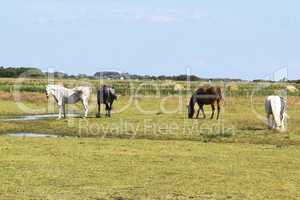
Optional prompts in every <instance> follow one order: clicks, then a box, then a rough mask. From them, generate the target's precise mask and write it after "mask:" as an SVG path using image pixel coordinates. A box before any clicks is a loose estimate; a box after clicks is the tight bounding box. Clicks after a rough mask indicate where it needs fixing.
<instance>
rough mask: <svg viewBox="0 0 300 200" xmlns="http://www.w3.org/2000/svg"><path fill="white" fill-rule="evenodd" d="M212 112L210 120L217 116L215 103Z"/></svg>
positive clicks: (212, 105)
mask: <svg viewBox="0 0 300 200" xmlns="http://www.w3.org/2000/svg"><path fill="white" fill-rule="evenodd" d="M211 110H212V113H211V117H210V119H213V118H214V115H215V110H216V107H215V103H212V104H211Z"/></svg>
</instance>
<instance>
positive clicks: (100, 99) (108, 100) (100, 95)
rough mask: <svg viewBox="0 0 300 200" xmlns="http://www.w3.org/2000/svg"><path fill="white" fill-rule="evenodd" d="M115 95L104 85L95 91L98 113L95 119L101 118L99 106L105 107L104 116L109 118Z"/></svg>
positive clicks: (111, 89) (112, 90) (113, 91)
mask: <svg viewBox="0 0 300 200" xmlns="http://www.w3.org/2000/svg"><path fill="white" fill-rule="evenodd" d="M117 98H118V97H117V95H116V94H115V90H114V89H113V88H112V87H109V86H106V85H104V86H103V87H102V88H100V89H98V91H97V103H98V113H97V115H96V116H97V117H101V112H100V110H101V104H104V105H105V110H106V116H107V117H111V110H112V105H113V103H114V101H115V100H117Z"/></svg>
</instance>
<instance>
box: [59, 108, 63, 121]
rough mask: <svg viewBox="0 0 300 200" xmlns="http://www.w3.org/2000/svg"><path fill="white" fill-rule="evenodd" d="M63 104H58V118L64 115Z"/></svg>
mask: <svg viewBox="0 0 300 200" xmlns="http://www.w3.org/2000/svg"><path fill="white" fill-rule="evenodd" d="M62 109H63V107H62V105H58V119H61V115H62Z"/></svg>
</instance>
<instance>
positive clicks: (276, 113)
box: [265, 96, 287, 131]
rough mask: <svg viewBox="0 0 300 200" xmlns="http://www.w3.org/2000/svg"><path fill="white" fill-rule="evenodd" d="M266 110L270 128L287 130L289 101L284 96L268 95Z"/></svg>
mask: <svg viewBox="0 0 300 200" xmlns="http://www.w3.org/2000/svg"><path fill="white" fill-rule="evenodd" d="M265 111H266V114H267V119H268V126H269V128H270V129H274V128H275V129H277V130H281V131H284V130H285V120H286V118H287V113H286V112H287V103H286V101H285V100H284V98H283V97H280V96H268V97H267V98H266V100H265Z"/></svg>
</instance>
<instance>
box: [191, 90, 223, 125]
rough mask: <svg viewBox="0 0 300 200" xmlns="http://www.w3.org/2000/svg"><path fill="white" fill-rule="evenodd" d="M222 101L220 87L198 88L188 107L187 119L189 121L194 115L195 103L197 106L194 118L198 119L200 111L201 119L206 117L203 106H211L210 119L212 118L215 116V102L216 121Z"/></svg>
mask: <svg viewBox="0 0 300 200" xmlns="http://www.w3.org/2000/svg"><path fill="white" fill-rule="evenodd" d="M221 100H223V95H222V90H221V88H220V87H212V86H205V87H200V88H199V89H198V90H197V91H196V92H195V93H194V94H193V95H192V97H191V99H190V103H189V105H188V117H189V118H190V119H192V118H193V116H194V113H195V108H194V107H195V104H196V103H197V104H198V106H199V109H198V113H197V116H196V118H198V117H199V113H200V110H201V111H202V114H203V118H204V119H205V118H206V115H205V113H204V109H203V107H204V105H211V108H212V114H211V119H213V118H214V114H215V110H216V108H215V103H216V102H217V108H218V115H217V120H218V119H219V116H220V110H221V106H220V102H221Z"/></svg>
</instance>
